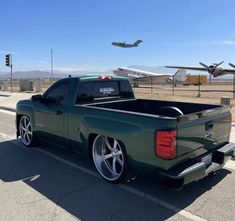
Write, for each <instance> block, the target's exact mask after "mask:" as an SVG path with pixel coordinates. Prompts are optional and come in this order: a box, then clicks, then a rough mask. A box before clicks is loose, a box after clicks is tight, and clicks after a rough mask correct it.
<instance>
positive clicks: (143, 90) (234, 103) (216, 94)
mask: <svg viewBox="0 0 235 221" xmlns="http://www.w3.org/2000/svg"><path fill="white" fill-rule="evenodd" d="M134 93H135V96H136V97H137V98H145V99H153V100H170V101H181V102H193V103H207V104H220V103H221V97H227V98H230V107H231V112H232V114H233V116H235V99H233V85H232V84H231V83H230V84H229V83H212V84H206V85H201V86H200V96H199V86H194V85H190V86H182V85H177V86H176V87H175V88H174V92H173V87H172V86H171V85H156V84H155V85H153V86H152V88H151V85H149V84H140V85H139V87H138V88H134ZM173 93H174V94H173Z"/></svg>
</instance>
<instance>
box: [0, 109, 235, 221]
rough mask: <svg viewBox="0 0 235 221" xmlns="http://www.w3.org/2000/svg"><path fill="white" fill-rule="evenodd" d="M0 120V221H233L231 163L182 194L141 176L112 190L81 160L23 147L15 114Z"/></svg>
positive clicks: (0, 114) (46, 147)
mask: <svg viewBox="0 0 235 221" xmlns="http://www.w3.org/2000/svg"><path fill="white" fill-rule="evenodd" d="M0 120H1V123H0V220H4V221H5V220H6V221H7V220H24V221H26V220H34V221H35V220H95V221H97V220H102V221H104V220H199V221H200V220H213V221H216V220H218V221H221V220H235V207H234V205H235V171H234V170H233V168H235V167H234V163H235V162H234V161H231V165H232V166H231V167H229V166H228V167H227V168H225V169H223V170H221V171H220V173H219V174H217V176H215V177H214V178H210V177H208V178H206V179H203V180H201V181H199V182H197V183H192V184H190V185H187V186H186V187H185V188H184V189H183V190H181V191H173V190H171V189H169V188H167V187H165V186H163V185H162V184H159V182H158V180H156V179H154V176H147V177H146V176H144V175H141V176H139V177H138V178H137V179H135V180H134V181H132V182H130V183H128V184H121V185H113V184H109V183H107V182H105V181H103V180H102V179H101V178H100V177H99V176H98V174H97V173H96V171H95V169H94V167H93V165H92V163H91V162H90V161H89V159H87V158H86V157H84V156H80V155H78V154H76V153H73V152H71V151H69V150H66V149H63V148H60V147H55V146H52V145H50V144H41V145H40V146H39V147H37V148H25V147H24V146H23V145H22V144H21V143H20V141H19V140H16V139H15V138H14V137H15V118H14V113H10V112H4V111H0Z"/></svg>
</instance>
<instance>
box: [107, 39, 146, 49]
mask: <svg viewBox="0 0 235 221" xmlns="http://www.w3.org/2000/svg"><path fill="white" fill-rule="evenodd" d="M142 42H143V41H142V40H137V41H136V42H134V43H133V44H127V43H126V42H112V45H114V46H118V47H121V48H134V47H138V46H139V44H140V43H142Z"/></svg>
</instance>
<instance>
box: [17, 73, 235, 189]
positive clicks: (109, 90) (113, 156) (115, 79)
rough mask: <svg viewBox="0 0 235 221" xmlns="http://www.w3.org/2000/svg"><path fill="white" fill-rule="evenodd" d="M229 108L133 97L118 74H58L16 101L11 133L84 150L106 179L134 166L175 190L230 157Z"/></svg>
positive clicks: (124, 176)
mask: <svg viewBox="0 0 235 221" xmlns="http://www.w3.org/2000/svg"><path fill="white" fill-rule="evenodd" d="M231 123H232V120H231V113H230V110H229V107H228V106H221V105H209V104H196V103H184V102H170V101H158V100H145V99H136V98H135V97H134V94H133V91H132V88H131V86H130V84H129V82H128V80H127V79H126V78H124V77H119V76H89V77H87V76H86V77H76V78H73V77H71V78H67V79H61V80H59V81H57V82H56V83H55V84H53V85H52V86H51V87H50V88H49V89H48V90H47V91H46V92H45V93H44V94H43V95H34V96H32V98H31V100H23V101H19V102H18V104H17V113H16V127H17V137H20V139H21V141H22V142H23V144H24V145H25V146H28V147H31V146H34V145H36V143H37V141H38V140H47V141H50V142H54V143H55V144H59V145H64V146H67V147H69V148H72V149H73V150H74V151H77V152H79V153H81V154H87V155H88V156H89V157H91V159H92V160H93V162H94V165H95V167H96V169H97V171H98V172H99V174H100V175H101V176H102V177H103V178H104V179H106V180H107V181H109V182H112V183H118V182H121V181H124V180H125V179H127V177H128V176H129V174H130V173H129V172H130V171H131V172H132V174H133V173H134V172H136V171H139V170H138V169H140V168H144V169H145V170H146V169H149V170H150V171H153V174H154V175H156V176H159V177H160V178H161V180H162V181H164V182H165V183H166V184H169V185H170V186H175V187H177V188H180V187H182V186H183V185H185V184H187V183H190V182H192V181H197V180H199V179H202V178H203V177H205V176H207V175H209V174H213V173H215V172H216V171H218V170H219V169H221V168H222V166H223V165H224V164H225V163H226V161H227V160H229V159H230V158H231V157H232V156H233V154H234V149H235V145H234V144H232V143H229V136H230V131H231Z"/></svg>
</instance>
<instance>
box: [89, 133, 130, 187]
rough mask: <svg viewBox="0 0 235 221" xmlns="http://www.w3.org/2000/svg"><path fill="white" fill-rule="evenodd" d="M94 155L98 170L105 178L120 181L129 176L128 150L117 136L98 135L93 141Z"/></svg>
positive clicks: (114, 181)
mask: <svg viewBox="0 0 235 221" xmlns="http://www.w3.org/2000/svg"><path fill="white" fill-rule="evenodd" d="M92 157H93V162H94V164H95V167H96V169H97V171H98V172H99V174H100V175H101V176H102V177H103V178H104V179H105V180H107V181H109V182H111V183H119V182H121V181H124V180H125V179H126V178H127V172H128V164H127V156H126V151H125V148H124V146H123V145H122V144H121V143H120V142H119V141H118V140H116V139H115V138H111V137H105V136H102V135H98V136H97V137H96V138H95V140H94V142H93V146H92Z"/></svg>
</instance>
